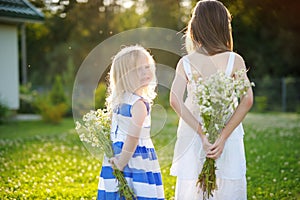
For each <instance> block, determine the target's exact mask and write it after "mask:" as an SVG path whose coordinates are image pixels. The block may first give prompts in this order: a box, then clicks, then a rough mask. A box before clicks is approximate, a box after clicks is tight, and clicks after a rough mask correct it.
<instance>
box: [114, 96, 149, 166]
mask: <svg viewBox="0 0 300 200" xmlns="http://www.w3.org/2000/svg"><path fill="white" fill-rule="evenodd" d="M131 115H132V120H131V124H130V126H129V129H128V134H127V137H126V140H125V142H124V146H123V148H122V152H121V154H120V156H119V158H118V159H117V158H112V159H111V162H113V163H114V164H115V165H116V167H117V168H118V169H120V170H123V168H124V167H125V166H126V165H127V164H128V162H129V160H130V158H131V157H132V155H133V154H134V152H135V149H136V147H137V145H138V142H139V138H140V132H141V129H142V126H143V122H144V120H145V117H146V116H147V108H146V106H145V103H144V102H143V101H142V100H139V101H137V102H136V103H135V104H134V105H133V106H132V109H131Z"/></svg>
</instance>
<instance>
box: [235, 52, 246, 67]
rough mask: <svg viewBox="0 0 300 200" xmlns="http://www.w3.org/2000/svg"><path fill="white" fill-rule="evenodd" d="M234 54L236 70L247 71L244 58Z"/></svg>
mask: <svg viewBox="0 0 300 200" xmlns="http://www.w3.org/2000/svg"><path fill="white" fill-rule="evenodd" d="M234 54H235V60H234V69H235V70H239V69H245V68H246V65H245V61H244V58H243V57H242V56H241V55H240V54H238V53H234Z"/></svg>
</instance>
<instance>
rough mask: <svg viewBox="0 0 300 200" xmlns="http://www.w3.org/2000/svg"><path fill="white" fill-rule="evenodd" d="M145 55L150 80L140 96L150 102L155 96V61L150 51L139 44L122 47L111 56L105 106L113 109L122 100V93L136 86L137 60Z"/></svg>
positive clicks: (134, 88) (131, 90)
mask: <svg viewBox="0 0 300 200" xmlns="http://www.w3.org/2000/svg"><path fill="white" fill-rule="evenodd" d="M142 56H145V57H146V59H147V60H148V63H149V66H150V70H151V72H152V75H153V76H152V77H153V78H152V80H151V82H150V83H149V85H148V86H146V87H145V88H144V90H143V94H142V97H143V98H144V99H146V100H147V101H148V102H150V103H152V100H153V99H154V98H155V96H156V93H155V88H156V85H157V80H156V75H155V62H154V59H153V58H152V56H151V55H150V53H149V52H148V51H147V50H146V49H144V48H143V47H141V46H139V45H134V46H127V47H124V48H122V49H121V50H120V51H119V52H118V53H117V54H116V55H115V57H114V58H113V61H112V65H111V69H110V72H109V89H108V97H107V99H106V103H107V108H108V109H109V110H113V109H114V108H116V106H118V105H119V104H120V103H122V101H123V97H124V94H125V93H126V92H128V93H134V91H135V90H136V89H138V88H137V85H139V84H137V81H138V80H139V79H138V74H137V70H136V69H137V68H138V67H139V66H138V64H137V60H138V59H139V58H141V57H142Z"/></svg>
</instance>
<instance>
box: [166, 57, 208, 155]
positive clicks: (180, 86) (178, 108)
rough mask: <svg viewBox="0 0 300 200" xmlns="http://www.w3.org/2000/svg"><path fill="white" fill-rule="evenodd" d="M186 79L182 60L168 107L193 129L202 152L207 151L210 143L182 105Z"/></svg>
mask: <svg viewBox="0 0 300 200" xmlns="http://www.w3.org/2000/svg"><path fill="white" fill-rule="evenodd" d="M187 81H188V79H187V77H186V74H185V72H184V69H183V63H182V59H181V60H180V61H179V62H178V64H177V68H176V74H175V78H174V81H173V84H172V87H171V91H170V105H171V107H172V108H173V110H174V111H175V112H176V113H177V115H178V116H179V117H181V118H182V119H183V120H184V121H185V122H186V123H187V124H188V125H189V126H190V127H191V128H193V129H194V130H195V131H196V132H197V133H198V134H199V136H200V137H201V140H202V143H203V148H204V150H205V151H206V150H208V147H209V146H210V143H209V142H208V140H207V138H206V136H205V135H204V134H203V131H202V128H201V124H200V123H199V121H198V120H197V119H196V118H195V117H194V115H193V114H192V113H191V111H190V110H189V109H188V108H187V107H186V106H185V105H184V102H183V97H184V92H185V88H186V85H187Z"/></svg>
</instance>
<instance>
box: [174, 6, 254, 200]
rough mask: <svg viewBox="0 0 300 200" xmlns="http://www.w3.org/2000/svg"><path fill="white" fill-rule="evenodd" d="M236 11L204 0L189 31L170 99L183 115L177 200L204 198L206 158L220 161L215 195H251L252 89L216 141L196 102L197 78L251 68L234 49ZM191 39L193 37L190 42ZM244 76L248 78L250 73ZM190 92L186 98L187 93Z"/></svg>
mask: <svg viewBox="0 0 300 200" xmlns="http://www.w3.org/2000/svg"><path fill="white" fill-rule="evenodd" d="M230 23H231V15H230V13H229V12H228V10H227V9H226V7H225V6H224V5H223V4H222V3H221V2H219V1H215V0H202V1H199V2H198V3H197V5H196V6H195V8H194V11H193V15H192V18H191V20H190V22H189V25H188V31H187V34H186V37H187V41H188V42H186V45H188V44H192V46H187V49H188V50H191V51H190V52H189V54H188V55H187V56H184V57H183V58H182V59H180V60H179V62H178V65H177V68H176V75H175V78H174V81H173V84H172V88H171V93H170V104H171V106H172V108H173V109H174V110H175V111H176V113H177V114H178V115H179V117H180V120H179V125H178V131H177V141H176V145H175V150H174V158H173V163H172V167H171V170H170V171H171V175H174V176H177V181H176V191H175V199H176V200H200V199H201V200H202V199H203V192H202V191H201V190H200V189H199V187H197V186H196V183H197V179H198V175H199V173H200V172H201V170H202V166H203V163H204V161H205V158H206V157H208V158H213V159H215V160H216V167H217V170H216V177H217V187H218V189H217V190H215V192H214V193H213V197H210V200H245V199H247V185H246V160H245V152H244V143H243V135H244V130H243V126H242V124H241V122H242V120H243V119H244V117H245V115H246V114H247V112H248V111H249V110H250V108H251V106H252V104H253V93H252V89H251V88H250V89H249V90H248V91H247V93H246V95H245V96H243V97H241V99H240V102H239V104H238V106H237V108H236V110H235V111H234V113H233V114H232V116H231V118H230V120H229V121H228V122H227V124H226V126H225V127H224V128H223V129H222V131H221V132H220V136H219V138H218V139H217V140H216V142H215V143H214V144H210V143H209V142H208V139H207V137H206V136H205V135H204V134H203V132H202V128H201V118H200V113H199V108H198V106H197V104H196V103H194V101H193V98H194V91H193V88H194V85H193V84H194V82H193V78H194V77H202V78H204V79H205V78H206V77H208V76H210V75H212V74H214V73H216V72H217V71H223V72H225V73H226V75H227V76H234V73H235V71H237V70H240V69H245V68H246V67H245V63H244V60H243V58H242V57H241V56H240V55H238V54H236V53H233V52H232V49H233V44H232V33H231V24H230ZM189 40H191V42H189ZM244 78H245V79H246V80H248V78H247V75H246V74H245V75H244ZM185 89H187V97H186V99H185V100H184V92H185Z"/></svg>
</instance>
